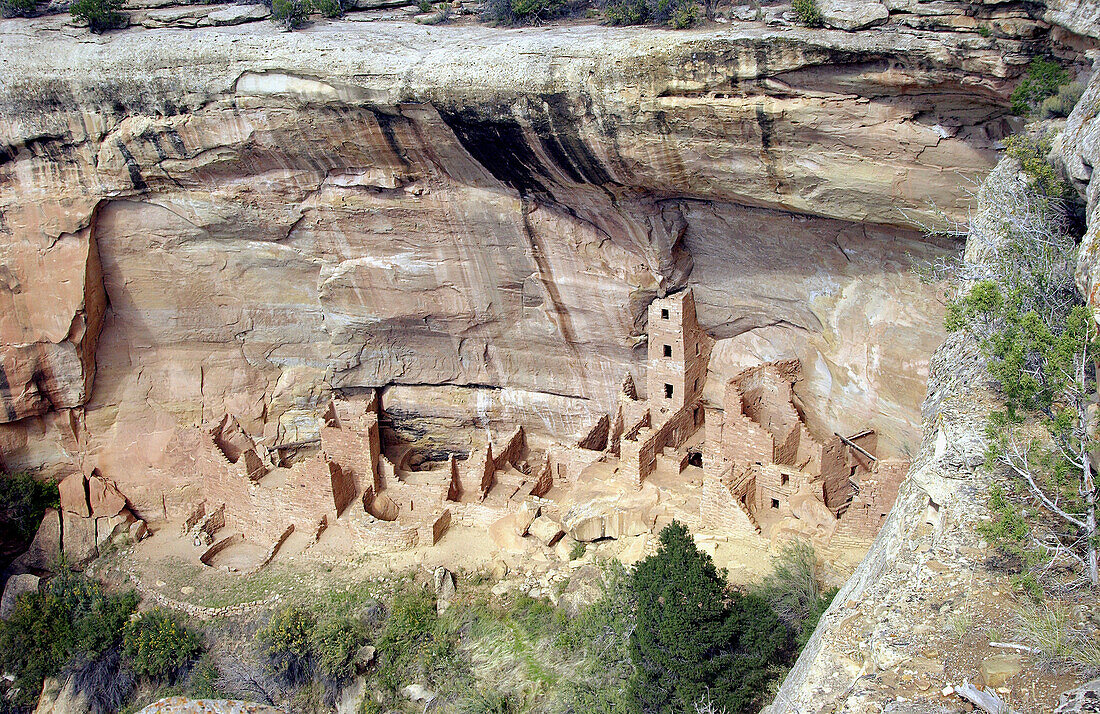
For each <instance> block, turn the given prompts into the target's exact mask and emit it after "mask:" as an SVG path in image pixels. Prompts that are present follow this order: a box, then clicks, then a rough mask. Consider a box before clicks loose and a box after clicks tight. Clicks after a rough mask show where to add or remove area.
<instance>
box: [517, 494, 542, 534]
mask: <svg viewBox="0 0 1100 714" xmlns="http://www.w3.org/2000/svg"><path fill="white" fill-rule="evenodd" d="M512 515H513V516H514V518H515V531H516V535H519V536H522V535H527V529H528V528H530V527H531V524H532V523H533V522H534V521H535V519H536V518H538V515H539V508H538V506H533V505H531V504H530V503H528V502H526V501H524V502H523V503H522V504H521V505H520V507H519V509H518V510H516V512H515V513H514V514H512Z"/></svg>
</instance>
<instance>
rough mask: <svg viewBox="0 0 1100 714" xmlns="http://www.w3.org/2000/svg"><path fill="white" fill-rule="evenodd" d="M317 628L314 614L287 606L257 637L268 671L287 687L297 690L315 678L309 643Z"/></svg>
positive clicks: (275, 615)
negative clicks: (305, 682) (295, 687)
mask: <svg viewBox="0 0 1100 714" xmlns="http://www.w3.org/2000/svg"><path fill="white" fill-rule="evenodd" d="M316 624H317V621H316V618H314V616H313V613H311V612H309V611H307V610H303V609H302V608H300V607H298V606H296V605H287V606H286V607H283V608H281V609H279V610H278V611H276V612H275V614H274V615H272V617H271V620H269V621H268V623H267V625H265V626H264V627H263V628H262V629H261V630H260V631H259V632H258V633H256V638H257V640H259V642H260V646H261V651H262V652H263V654H264V656H265V657H266V658H267V662H268V667H269V668H270V669H271V672H272V673H273V674H275V675H276V676H277V677H279V678H280V679H281V680H282V681H283V682H284V683H286V684H288V685H291V686H295V685H298V684H300V683H302V682H304V681H305V680H306V679H308V678H309V677H310V676H311V675H312V673H313V649H312V644H311V641H310V640H311V638H312V635H313V628H314V627H315V626H316Z"/></svg>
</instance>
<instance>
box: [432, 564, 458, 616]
mask: <svg viewBox="0 0 1100 714" xmlns="http://www.w3.org/2000/svg"><path fill="white" fill-rule="evenodd" d="M433 576H434V580H435V610H436V612H437V613H439V614H440V615H442V614H443V613H445V612H446V611H447V608H449V607H450V606H451V598H453V597H454V595H455V576H454V573H452V572H451V571H450V570H447V569H446V568H443V567H439V568H436V569H435V573H434V574H433Z"/></svg>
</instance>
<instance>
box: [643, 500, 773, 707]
mask: <svg viewBox="0 0 1100 714" xmlns="http://www.w3.org/2000/svg"><path fill="white" fill-rule="evenodd" d="M632 587H633V590H634V595H635V598H636V613H637V614H636V625H635V628H634V631H633V632H632V633H631V636H630V654H631V659H632V660H633V662H634V674H633V676H632V677H631V679H630V683H629V685H628V695H629V698H630V699H631V700H632V701H633V703H634V705H635V706H636V708H637V710H639V711H642V712H674V711H690V710H691V709H692V708H693V707H694V705H695V703H697V702H699V701H700V700H701V699H702V698H703V697H705V696H709V697H712V698H713V701H714V702H716V703H718V704H719V705H720V706H721V707H723V708H724V709H726V710H727V711H729V712H730V713H731V714H734V713H736V712H748V711H753V712H755V711H758V710H759V708H760V706H761V704H762V703H763V702H762V701H761V698H762V695H764V693H765V692H766V690H767V685H768V683H769V681H770V679H771V677H772V676H773V674H774V666H775V665H776V664H777V663H778V662H779V661H780V659H781V655H782V654H783V653H785V651H786V649H787V648H788V646H789V645H790V642H791V637H790V632H789V631H788V630H787V628H786V627H785V626H784V625H783V623H782V622H781V621H780V620H779V618H778V617H777V616H776V614H775V612H774V611H773V610H772V609H771V608H770V607H769V606H768V604H767V603H766V602H765V601H764V600H763V599H762V598H760V597H758V596H756V595H746V594H741V593H737V592H731V591H729V590H728V589H727V585H726V581H725V578H724V577H723V575H722V574H721V573H720V572H719V571H718V569H717V568H716V567H715V565H714V562H713V561H712V560H711V558H710V556H709V555H707V554H706V553H702V552H700V551H699V550H698V549H697V548H696V547H695V542H694V541H693V540H692V538H691V534H690V533H688V530H687V528H686V527H684V526H683V525H682V524H681V523H678V522H676V521H673V522H672V523H671V524H669V525H668V526H666V527H665V528H664V529H663V530H662V531H661V534H660V546H659V549H658V551H657V553H656V554H655V555H652V556H650V557H648V558H646V559H645V560H643V561H641V562H640V563H638V565H637V566H636V568H635V570H634V575H633V582H632Z"/></svg>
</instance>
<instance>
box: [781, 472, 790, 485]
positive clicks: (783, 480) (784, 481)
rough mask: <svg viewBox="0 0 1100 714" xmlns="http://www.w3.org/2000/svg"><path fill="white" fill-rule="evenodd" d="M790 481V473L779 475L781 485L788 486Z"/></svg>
mask: <svg viewBox="0 0 1100 714" xmlns="http://www.w3.org/2000/svg"><path fill="white" fill-rule="evenodd" d="M790 482H791V476H790V474H783V475H782V476H780V477H779V484H780V485H781V486H786V485H787V484H788V483H790Z"/></svg>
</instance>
